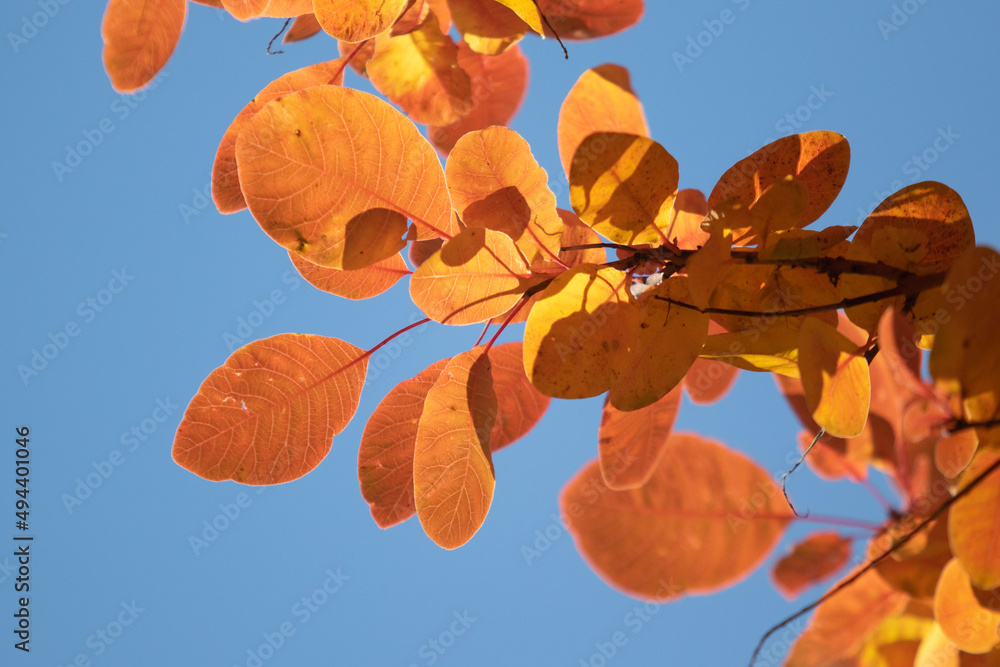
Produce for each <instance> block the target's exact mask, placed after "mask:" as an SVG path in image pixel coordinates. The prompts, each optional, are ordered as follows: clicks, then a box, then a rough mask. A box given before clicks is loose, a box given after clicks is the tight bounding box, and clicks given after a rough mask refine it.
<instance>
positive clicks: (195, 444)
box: [173, 334, 368, 485]
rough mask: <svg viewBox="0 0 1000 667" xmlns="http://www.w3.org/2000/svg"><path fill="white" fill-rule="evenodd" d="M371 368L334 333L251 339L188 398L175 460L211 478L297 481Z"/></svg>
mask: <svg viewBox="0 0 1000 667" xmlns="http://www.w3.org/2000/svg"><path fill="white" fill-rule="evenodd" d="M367 366H368V357H367V356H364V351H363V350H361V349H359V348H357V347H354V346H353V345H351V344H349V343H345V342H344V341H342V340H338V339H336V338H324V337H322V336H306V335H299V334H281V335H278V336H272V337H271V338H265V339H263V340H258V341H254V342H252V343H249V344H248V345H245V346H243V347H241V348H240V349H238V350H237V351H236V352H234V353H233V354H232V355H230V357H229V359H227V360H226V363H225V365H223V366H220V367H219V368H216V369H215V370H214V371H212V372H211V373H210V374H209V376H208V377H207V378H206V379H205V381H204V382H203V383H202V385H201V387H200V388H199V389H198V393H197V394H195V396H194V398H192V399H191V402H190V403H189V404H188V407H187V410H185V411H184V418H183V419H182V420H181V423H180V426H178V427H177V435H176V436H175V437H174V447H173V457H174V461H176V462H177V464H178V465H180V466H181V467H183V468H186V469H187V470H190V471H191V472H193V473H195V474H196V475H199V476H201V477H204V478H205V479H209V480H212V481H222V480H228V479H231V480H234V481H236V482H240V483H242V484H252V485H263V484H281V483H283V482H290V481H291V480H293V479H298V478H299V477H302V476H303V475H305V474H306V473H308V472H309V471H310V470H312V469H313V468H315V467H316V466H317V465H319V463H320V461H322V460H323V458H324V457H325V456H326V455H327V453H328V452H329V451H330V446H331V444H332V443H333V436H335V435H336V434H338V433H340V432H341V431H342V430H343V429H344V427H345V426H347V422H349V421H350V420H351V417H352V416H353V415H354V411H355V410H356V409H357V407H358V400H359V398H360V395H361V386H362V384H363V383H364V379H365V370H366V368H367Z"/></svg>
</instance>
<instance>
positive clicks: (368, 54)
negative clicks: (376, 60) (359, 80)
mask: <svg viewBox="0 0 1000 667" xmlns="http://www.w3.org/2000/svg"><path fill="white" fill-rule="evenodd" d="M337 50H338V51H339V52H340V55H341V57H345V58H348V57H349V58H351V60H350V63H349V64H350V66H351V69H352V70H354V73H355V74H357V75H358V76H363V77H365V78H366V79H367V78H368V62H369V61H370V60H371V59H372V56H374V55H375V40H374V39H366V40H364V41H362V42H357V43H354V42H344V41H338V42H337ZM351 54H354V55H353V56H352V55H351Z"/></svg>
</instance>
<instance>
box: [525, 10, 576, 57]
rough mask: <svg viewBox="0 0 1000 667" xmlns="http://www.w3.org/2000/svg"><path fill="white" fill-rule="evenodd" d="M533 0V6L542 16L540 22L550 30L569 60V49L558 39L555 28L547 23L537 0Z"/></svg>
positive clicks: (546, 18)
mask: <svg viewBox="0 0 1000 667" xmlns="http://www.w3.org/2000/svg"><path fill="white" fill-rule="evenodd" d="M533 2H534V3H535V7H536V8H537V9H538V15H539V16H541V17H542V22H543V23H545V27H546V28H548V29H549V30H551V31H552V36H553V37H555V38H556V41H557V42H559V46H561V47H562V50H563V56H564V57H565V58H566V60H569V51H567V50H566V45H565V44H563V43H562V40H561V39H559V33H557V32H556V29H555V28H553V27H552V24H551V23H549V17H548V16H546V15H545V12H543V11H542V8H541V7H539V6H538V0H533Z"/></svg>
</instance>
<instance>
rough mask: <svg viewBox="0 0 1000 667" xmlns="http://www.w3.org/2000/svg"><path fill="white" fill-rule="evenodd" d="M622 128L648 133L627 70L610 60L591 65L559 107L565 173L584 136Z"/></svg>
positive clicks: (646, 134) (636, 132) (625, 130)
mask: <svg viewBox="0 0 1000 667" xmlns="http://www.w3.org/2000/svg"><path fill="white" fill-rule="evenodd" d="M619 132H620V133H625V134H638V135H642V136H648V135H649V128H648V127H647V125H646V116H645V114H643V111H642V105H641V104H640V103H639V99H638V98H637V97H636V95H635V92H634V91H633V90H632V84H631V81H630V79H629V73H628V70H627V69H625V68H624V67H621V66H620V65H611V64H606V65H600V66H598V67H594V68H592V69H589V70H587V71H586V72H584V73H583V74H582V75H581V76H580V78H579V79H577V81H576V83H575V84H574V85H573V88H572V89H571V90H570V91H569V94H568V95H567V96H566V99H565V101H563V103H562V107H561V108H560V109H559V126H558V138H559V159H560V160H561V161H562V166H563V171H564V172H565V173H566V177H567V178H569V174H570V166H571V165H572V163H573V157H574V155H576V151H577V148H579V147H580V144H581V143H583V140H584V139H586V138H587V137H588V136H590V135H591V134H596V133H619Z"/></svg>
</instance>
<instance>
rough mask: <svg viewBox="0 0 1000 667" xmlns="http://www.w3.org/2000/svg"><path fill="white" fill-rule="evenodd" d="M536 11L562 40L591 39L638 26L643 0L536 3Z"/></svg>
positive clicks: (578, 0)
mask: <svg viewBox="0 0 1000 667" xmlns="http://www.w3.org/2000/svg"><path fill="white" fill-rule="evenodd" d="M538 8H539V9H540V10H541V11H542V13H543V14H544V15H545V18H547V19H548V20H549V24H550V25H551V26H552V27H553V28H554V29H555V30H556V32H557V33H559V36H560V37H561V38H562V39H594V38H596V37H604V36H606V35H613V34H615V33H616V32H621V31H622V30H625V29H626V28H629V27H631V26H633V25H635V24H636V23H638V21H639V19H640V17H641V16H642V11H643V0H574V1H573V2H566V0H538ZM545 34H546V35H551V34H552V32H551V31H550V30H548V28H547V27H546V31H545Z"/></svg>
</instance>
